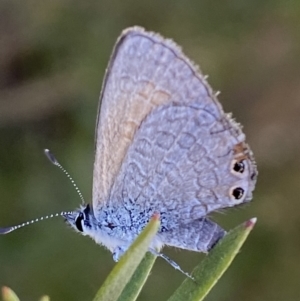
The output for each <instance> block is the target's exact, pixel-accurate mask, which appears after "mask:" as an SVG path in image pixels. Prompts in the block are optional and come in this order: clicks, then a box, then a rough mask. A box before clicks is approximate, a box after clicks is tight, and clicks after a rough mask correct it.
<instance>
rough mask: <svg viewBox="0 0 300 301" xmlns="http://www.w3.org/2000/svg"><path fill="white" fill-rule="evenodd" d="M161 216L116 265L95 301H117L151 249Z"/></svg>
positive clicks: (146, 228)
mask: <svg viewBox="0 0 300 301" xmlns="http://www.w3.org/2000/svg"><path fill="white" fill-rule="evenodd" d="M159 224H160V223H159V215H155V216H154V217H153V218H152V219H151V221H150V223H149V224H148V225H147V227H145V229H144V230H143V231H142V233H141V234H140V235H139V236H138V237H137V239H136V240H135V241H134V242H133V244H132V245H131V246H130V248H129V249H128V250H127V251H126V253H125V254H124V255H123V256H122V257H121V259H120V261H119V262H118V263H117V264H116V265H115V267H114V268H113V270H112V271H111V273H110V274H109V275H108V277H107V278H106V280H105V282H104V284H103V285H102V287H101V288H100V289H99V291H98V293H97V295H96V297H95V299H94V301H102V300H103V301H116V300H118V298H119V296H120V295H121V293H122V291H123V290H124V288H125V286H126V285H127V283H129V281H130V279H131V278H132V276H133V274H134V272H135V270H136V268H137V267H138V265H139V264H140V262H141V261H142V259H143V257H144V256H145V254H146V252H147V251H148V249H149V245H150V244H151V242H152V240H153V238H154V236H155V235H156V233H157V231H158V228H159Z"/></svg>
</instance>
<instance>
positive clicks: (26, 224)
mask: <svg viewBox="0 0 300 301" xmlns="http://www.w3.org/2000/svg"><path fill="white" fill-rule="evenodd" d="M67 214H72V212H67V211H62V212H60V213H54V214H50V215H46V216H43V217H39V218H36V219H33V220H31V221H28V222H25V223H22V224H19V225H16V226H11V227H6V228H0V234H7V233H10V232H12V231H15V230H17V229H20V228H23V227H26V226H29V225H31V224H34V223H37V222H40V221H42V220H46V219H50V218H53V217H57V216H65V215H67Z"/></svg>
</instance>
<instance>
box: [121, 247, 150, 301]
mask: <svg viewBox="0 0 300 301" xmlns="http://www.w3.org/2000/svg"><path fill="white" fill-rule="evenodd" d="M155 259H156V256H155V255H153V254H152V253H150V252H147V253H146V255H145V257H144V258H143V260H142V262H141V263H140V264H139V266H138V268H137V269H136V270H135V272H134V274H133V276H132V278H131V279H130V282H129V283H128V284H127V285H126V287H125V289H124V290H123V292H122V294H121V296H120V297H119V299H118V301H134V300H136V298H137V297H138V295H139V293H140V291H141V289H142V288H143V286H144V284H145V282H146V280H147V278H148V276H149V273H150V271H151V269H152V267H153V264H154V262H155Z"/></svg>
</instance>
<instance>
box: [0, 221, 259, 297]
mask: <svg viewBox="0 0 300 301" xmlns="http://www.w3.org/2000/svg"><path fill="white" fill-rule="evenodd" d="M255 223H256V219H254V218H253V219H251V220H249V221H247V222H245V223H243V224H241V225H240V226H238V227H236V228H235V229H233V230H231V231H230V232H229V233H228V234H227V235H226V236H225V237H224V238H223V239H222V240H221V241H220V242H219V243H218V244H217V245H216V246H215V247H214V248H213V250H211V251H210V253H209V254H208V255H207V256H206V258H205V259H204V260H202V261H201V262H200V263H199V265H198V266H196V267H195V269H194V270H193V272H192V276H193V277H194V279H195V281H193V280H191V279H188V278H187V279H186V280H185V281H184V282H183V283H182V284H181V286H180V287H179V288H178V289H177V290H176V291H175V292H174V294H173V295H172V296H171V297H170V298H169V300H168V301H177V300H178V301H179V300H184V301H196V300H197V301H198V300H199V301H200V300H203V299H204V298H205V296H206V295H207V294H208V293H209V291H210V290H211V289H212V288H213V286H214V285H215V284H216V283H217V281H218V280H219V279H220V277H221V276H222V275H223V273H224V272H225V271H226V270H227V268H228V267H229V266H230V264H231V262H232V261H233V259H234V257H235V256H236V255H237V253H238V252H239V250H240V248H241V246H242V245H243V243H244V242H245V240H246V238H247V236H248V235H249V233H250V231H251V230H252V229H253V227H254V225H255ZM158 228H159V217H158V216H154V217H153V218H152V220H151V221H150V223H149V224H148V225H147V227H146V228H145V229H144V230H143V232H142V233H141V234H140V235H139V237H138V238H137V239H136V240H135V242H134V243H133V244H132V246H131V247H130V248H129V249H128V251H127V252H126V253H125V254H124V256H123V257H122V258H121V259H120V261H119V262H118V263H117V264H116V265H115V267H114V268H113V270H112V271H111V273H110V274H109V275H108V277H107V279H106V280H105V282H104V284H103V285H102V286H101V288H100V289H99V291H98V292H97V294H96V296H95V298H94V301H102V300H103V301H104V300H105V301H133V300H136V298H137V296H138V295H139V292H140V291H141V289H142V287H143V285H144V283H145V282H146V280H147V277H148V275H149V273H150V271H151V268H152V266H153V264H154V262H155V259H156V256H154V255H153V254H151V253H149V252H147V251H148V248H149V245H150V243H151V241H152V239H153V237H154V236H155V235H156V232H157V230H158ZM2 298H3V301H19V298H18V297H17V295H16V294H15V293H14V292H13V291H12V290H11V289H9V288H7V287H3V288H2ZM49 300H50V299H49V298H48V297H47V296H44V297H42V298H41V299H40V301H49Z"/></svg>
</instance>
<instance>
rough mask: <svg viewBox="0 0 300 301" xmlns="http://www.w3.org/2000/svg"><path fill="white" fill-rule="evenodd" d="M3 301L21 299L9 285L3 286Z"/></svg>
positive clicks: (18, 300)
mask: <svg viewBox="0 0 300 301" xmlns="http://www.w3.org/2000/svg"><path fill="white" fill-rule="evenodd" d="M2 299H3V301H20V299H19V298H18V296H17V295H16V293H15V292H14V291H13V290H11V289H10V288H9V287H7V286H3V287H2Z"/></svg>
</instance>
